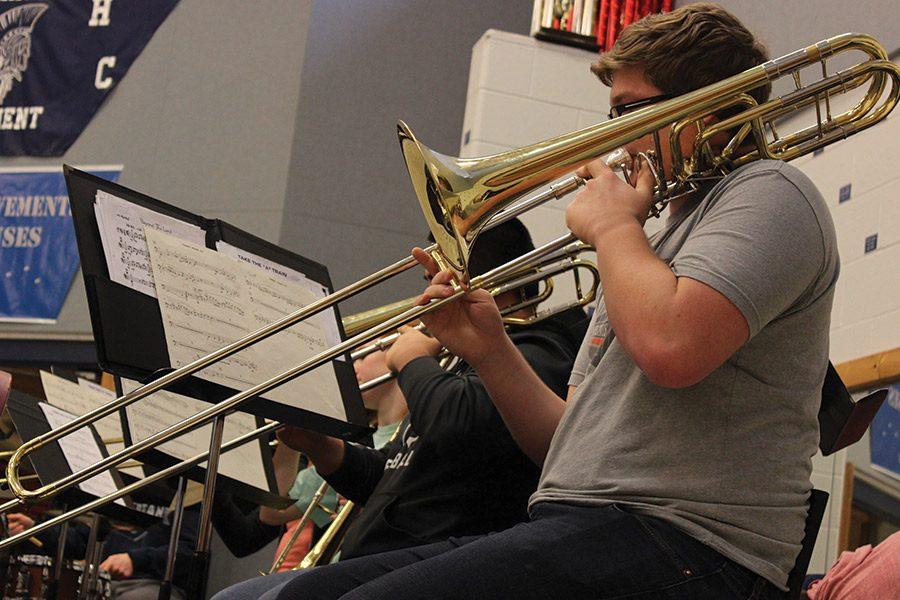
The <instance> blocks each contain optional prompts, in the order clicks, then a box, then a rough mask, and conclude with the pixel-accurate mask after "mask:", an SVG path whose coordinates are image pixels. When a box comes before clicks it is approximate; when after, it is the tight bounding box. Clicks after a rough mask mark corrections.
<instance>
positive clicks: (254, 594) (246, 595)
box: [210, 571, 302, 600]
mask: <svg viewBox="0 0 900 600" xmlns="http://www.w3.org/2000/svg"><path fill="white" fill-rule="evenodd" d="M301 573H302V571H282V572H281V573H273V574H272V575H266V576H265V577H254V578H253V579H248V580H247V581H242V582H240V583H236V584H234V585H232V586H229V587H227V588H225V589H224V590H222V591H220V592H219V593H218V594H216V595H215V596H213V597H212V598H211V599H210V600H257V598H258V599H259V600H275V598H277V597H278V592H279V591H281V588H283V587H284V586H285V584H286V583H287V582H289V581H290V580H291V579H294V578H295V577H297V576H298V575H300V574H301Z"/></svg>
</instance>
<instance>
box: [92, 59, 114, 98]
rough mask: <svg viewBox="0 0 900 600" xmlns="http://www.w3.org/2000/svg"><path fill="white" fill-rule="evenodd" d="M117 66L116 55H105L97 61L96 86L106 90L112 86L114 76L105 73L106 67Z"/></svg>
mask: <svg viewBox="0 0 900 600" xmlns="http://www.w3.org/2000/svg"><path fill="white" fill-rule="evenodd" d="M115 66H116V57H115V56H104V57H103V58H101V59H100V60H99V61H97V75H96V76H95V77H94V86H95V87H96V88H97V89H98V90H105V89H109V88H111V87H112V84H113V80H112V77H108V76H105V75H104V74H103V70H104V69H111V68H113V67H115Z"/></svg>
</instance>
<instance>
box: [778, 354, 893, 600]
mask: <svg viewBox="0 0 900 600" xmlns="http://www.w3.org/2000/svg"><path fill="white" fill-rule="evenodd" d="M887 393H888V391H887V390H878V391H877V392H873V393H871V394H869V395H867V396H865V397H864V398H861V399H860V400H858V401H857V400H853V397H852V396H850V392H849V391H848V390H847V387H846V386H845V385H844V382H843V381H842V380H841V377H840V375H838V373H837V371H836V370H835V368H834V365H832V364H831V363H830V362H829V363H828V372H827V373H826V375H825V382H824V383H823V385H822V406H821V407H820V408H819V449H820V450H821V451H822V455H823V456H828V455H829V454H834V453H835V452H837V451H839V450H842V449H844V448H846V447H847V446H849V445H851V444H855V443H856V442H858V441H859V440H860V439H861V438H862V436H863V434H864V433H865V431H866V429H868V428H869V425H871V424H872V419H874V418H875V413H877V412H878V409H879V408H881V405H882V403H883V402H884V399H885V398H886V397H887ZM827 507H828V493H827V492H824V491H822V490H816V489H814V490H812V492H810V495H809V509H808V510H807V512H806V524H805V526H804V530H803V543H802V544H801V546H800V553H799V554H798V555H797V559H796V560H795V561H794V567H793V568H792V569H791V572H790V574H789V575H788V581H787V585H788V592H787V595H786V598H788V600H797V599H798V598H800V593H801V592H802V590H803V581H804V579H805V578H806V570H807V569H808V568H809V561H810V559H811V558H812V553H813V548H814V547H815V545H816V537H817V536H818V535H819V527H820V526H821V525H822V518H823V517H824V515H825V509H826V508H827Z"/></svg>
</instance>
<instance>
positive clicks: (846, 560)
mask: <svg viewBox="0 0 900 600" xmlns="http://www.w3.org/2000/svg"><path fill="white" fill-rule="evenodd" d="M806 594H807V596H808V597H809V600H878V599H881V598H884V599H900V532H897V533H895V534H894V535H892V536H891V537H889V538H888V539H886V540H884V541H883V542H881V543H880V544H878V545H877V546H875V547H874V548H873V547H872V546H868V545H866V546H863V547H862V548H858V549H857V550H854V551H853V552H843V553H841V557H840V558H839V559H838V561H837V562H836V563H834V566H833V567H831V569H829V571H828V573H826V574H825V577H824V578H823V579H820V580H819V581H815V582H813V584H812V585H811V586H810V587H809V590H807V592H806Z"/></svg>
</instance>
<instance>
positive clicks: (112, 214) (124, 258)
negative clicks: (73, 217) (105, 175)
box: [94, 190, 206, 297]
mask: <svg viewBox="0 0 900 600" xmlns="http://www.w3.org/2000/svg"><path fill="white" fill-rule="evenodd" d="M94 214H95V215H96V217H97V225H98V227H99V229H100V240H101V242H102V244H103V254H104V256H105V257H106V266H107V269H108V270H109V277H110V279H112V280H113V281H115V282H116V283H120V284H122V285H126V286H128V287H130V288H132V289H135V290H137V291H139V292H143V293H144V294H147V295H148V296H153V297H156V292H155V286H154V283H153V272H152V269H151V266H150V255H149V254H148V252H147V242H146V239H145V238H144V229H145V228H150V229H153V230H158V231H164V232H166V233H168V234H169V235H173V236H175V237H177V238H179V239H183V240H188V241H191V242H193V243H195V244H199V245H203V243H204V240H205V237H206V233H205V232H204V231H203V230H202V229H200V228H199V227H197V226H196V225H192V224H190V223H185V222H184V221H180V220H178V219H174V218H172V217H169V216H166V215H163V214H160V213H158V212H155V211H152V210H150V209H147V208H143V207H141V206H138V205H136V204H134V203H131V202H127V201H125V200H122V199H121V198H118V197H116V196H113V195H112V194H110V193H108V192H105V191H103V190H98V191H97V196H96V199H95V202H94Z"/></svg>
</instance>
